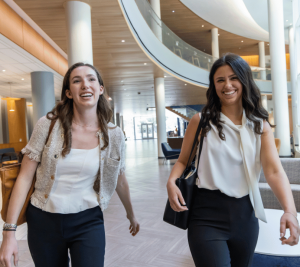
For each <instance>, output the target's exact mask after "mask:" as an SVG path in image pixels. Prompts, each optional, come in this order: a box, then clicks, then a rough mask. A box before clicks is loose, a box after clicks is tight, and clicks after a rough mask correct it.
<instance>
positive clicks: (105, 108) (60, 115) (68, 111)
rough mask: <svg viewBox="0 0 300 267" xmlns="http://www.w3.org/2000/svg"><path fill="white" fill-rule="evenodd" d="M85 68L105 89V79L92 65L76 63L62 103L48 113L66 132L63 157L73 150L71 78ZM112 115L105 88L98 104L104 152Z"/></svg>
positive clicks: (64, 85)
mask: <svg viewBox="0 0 300 267" xmlns="http://www.w3.org/2000/svg"><path fill="white" fill-rule="evenodd" d="M83 66H87V67H89V68H91V69H93V70H94V71H95V73H96V75H97V78H98V82H99V84H100V85H101V86H103V87H104V82H103V79H102V78H101V76H100V73H99V72H98V70H97V69H96V68H95V67H94V66H92V65H90V64H86V63H82V62H79V63H76V64H74V65H72V66H71V67H70V68H69V69H68V71H67V73H66V75H65V77H64V81H63V86H62V92H61V101H59V102H58V103H57V104H56V106H55V107H54V108H53V109H52V111H50V112H48V113H47V118H48V119H49V120H57V119H59V120H60V122H61V124H62V127H63V131H64V148H63V151H62V156H63V157H65V156H66V155H68V154H69V153H70V150H71V146H72V131H71V129H72V121H73V115H74V113H73V99H70V98H68V97H67V96H66V90H69V89H70V76H71V73H72V71H73V70H74V69H76V68H78V67H83ZM112 115H113V112H112V110H111V107H110V104H109V101H108V98H107V93H106V89H105V87H104V92H103V94H102V95H100V97H99V100H98V104H97V116H98V121H99V125H100V129H101V131H102V133H103V139H104V146H103V147H102V148H101V149H102V150H104V149H105V148H106V147H107V146H108V142H109V138H108V123H109V121H110V119H111V117H112Z"/></svg>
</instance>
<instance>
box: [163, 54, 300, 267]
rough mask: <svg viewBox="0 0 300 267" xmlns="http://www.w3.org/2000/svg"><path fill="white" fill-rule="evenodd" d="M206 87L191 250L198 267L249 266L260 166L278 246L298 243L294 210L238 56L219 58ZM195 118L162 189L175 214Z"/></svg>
mask: <svg viewBox="0 0 300 267" xmlns="http://www.w3.org/2000/svg"><path fill="white" fill-rule="evenodd" d="M209 82H210V84H209V88H208V90H207V93H206V97H207V104H206V105H205V107H204V108H203V110H202V112H201V116H203V118H202V119H203V125H204V127H203V128H202V131H201V133H200V136H203V137H204V141H203V146H202V153H201V156H200V159H197V160H199V168H198V178H197V182H196V186H197V189H196V190H195V191H196V193H195V199H194V203H193V206H192V210H191V211H190V212H191V217H190V222H189V228H188V240H189V246H190V250H191V253H192V256H193V259H194V262H195V265H196V266H197V267H200V266H201V267H219V266H232V267H246V266H251V262H252V258H253V254H254V249H255V246H256V243H257V238H258V231H259V227H258V219H260V220H262V221H266V217H265V213H264V207H263V203H262V199H261V196H260V192H259V187H258V180H259V175H260V171H261V167H262V168H263V171H264V174H265V177H266V179H267V182H268V183H269V185H270V187H271V188H272V190H273V192H274V193H275V195H276V197H277V198H278V200H279V202H280V204H281V206H282V208H283V211H284V212H283V215H282V217H281V221H280V222H278V229H279V226H280V239H281V242H282V244H289V245H295V244H297V243H298V240H299V225H298V221H297V212H296V208H295V204H294V200H293V196H292V192H291V188H290V185H289V181H288V179H287V176H286V174H285V172H284V170H283V168H282V165H281V162H280V159H279V156H278V153H277V150H276V146H275V142H274V137H273V133H272V127H273V126H272V125H270V123H269V117H268V112H267V111H266V110H265V109H264V108H263V106H262V103H261V95H260V91H259V89H258V87H257V86H256V84H255V82H254V80H253V77H252V73H251V69H250V67H249V66H248V64H247V63H246V62H245V61H244V60H243V59H242V58H241V57H239V56H238V55H235V54H225V55H224V56H222V57H221V58H220V59H218V60H217V61H216V62H215V63H214V65H213V66H212V69H211V71H210V75H209ZM199 115H200V114H196V115H195V116H194V117H193V118H192V119H191V122H190V123H189V126H188V128H187V131H186V135H185V137H184V140H183V144H182V150H181V153H180V156H179V159H178V161H177V162H176V164H175V166H174V167H173V170H172V172H171V174H170V177H169V181H168V184H167V189H168V195H169V200H170V204H171V207H172V208H173V210H175V211H177V212H182V211H185V210H187V208H186V207H185V206H183V205H184V203H185V202H184V199H183V197H182V194H181V192H180V190H179V189H178V187H177V186H176V184H175V180H176V178H178V177H180V175H181V174H182V172H183V170H184V169H185V166H186V164H187V161H188V157H189V154H190V151H191V149H192V142H193V140H194V136H195V134H196V130H197V127H198V124H199V122H200V116H199ZM200 136H199V140H200ZM286 228H290V231H291V236H290V237H289V238H285V237H284V235H285V229H286ZM278 242H279V241H278Z"/></svg>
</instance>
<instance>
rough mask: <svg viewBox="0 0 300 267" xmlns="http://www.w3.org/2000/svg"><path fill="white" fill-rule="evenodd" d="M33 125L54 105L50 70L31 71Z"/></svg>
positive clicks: (52, 79) (52, 80) (52, 78)
mask: <svg viewBox="0 0 300 267" xmlns="http://www.w3.org/2000/svg"><path fill="white" fill-rule="evenodd" d="M31 90H32V108H33V125H35V124H36V123H37V121H38V120H39V119H40V118H41V117H43V116H45V115H46V114H47V113H48V112H49V111H51V110H52V109H53V107H54V106H55V96H54V77H53V73H52V72H48V71H34V72H31Z"/></svg>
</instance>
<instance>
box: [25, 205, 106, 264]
mask: <svg viewBox="0 0 300 267" xmlns="http://www.w3.org/2000/svg"><path fill="white" fill-rule="evenodd" d="M26 216H27V223H28V245H29V250H30V253H31V256H32V259H33V261H34V264H35V266H36V267H68V266H69V256H68V251H69V252H70V256H71V261H72V267H103V266H104V252H105V233H104V224H103V213H102V211H101V209H100V207H95V208H92V209H88V210H85V211H82V212H79V213H75V214H58V213H50V212H45V211H42V210H41V209H38V208H36V207H34V206H33V205H31V204H29V206H28V210H27V214H26Z"/></svg>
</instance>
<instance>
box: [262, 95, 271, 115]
mask: <svg viewBox="0 0 300 267" xmlns="http://www.w3.org/2000/svg"><path fill="white" fill-rule="evenodd" d="M261 103H262V106H263V107H264V109H265V110H266V111H268V97H267V96H266V95H262V96H261ZM268 112H269V111H268Z"/></svg>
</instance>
